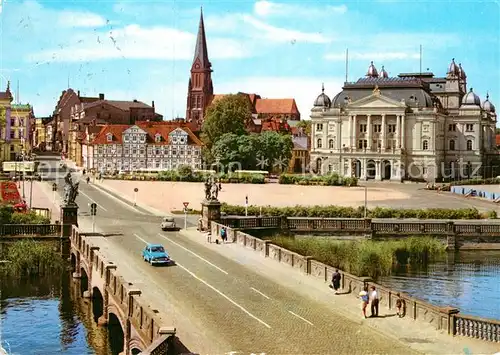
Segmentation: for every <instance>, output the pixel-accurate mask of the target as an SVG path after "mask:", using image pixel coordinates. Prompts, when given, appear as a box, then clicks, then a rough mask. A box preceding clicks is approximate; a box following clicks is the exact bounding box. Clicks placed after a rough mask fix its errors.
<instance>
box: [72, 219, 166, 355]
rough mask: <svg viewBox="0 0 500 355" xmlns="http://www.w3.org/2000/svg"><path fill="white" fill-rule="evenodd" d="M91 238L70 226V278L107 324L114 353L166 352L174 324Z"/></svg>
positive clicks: (96, 313)
mask: <svg viewBox="0 0 500 355" xmlns="http://www.w3.org/2000/svg"><path fill="white" fill-rule="evenodd" d="M90 239H91V237H89V236H88V234H84V233H80V232H79V230H78V228H77V227H75V226H73V227H72V229H71V235H70V236H69V240H70V245H69V256H70V260H71V266H72V269H73V278H74V279H75V280H77V281H78V280H79V283H80V292H81V293H82V295H83V297H84V298H88V299H90V300H91V301H92V310H93V315H94V319H95V320H96V321H97V323H98V324H99V325H101V326H107V327H108V328H109V337H110V339H111V347H112V351H113V353H119V354H123V355H129V354H133V355H136V354H151V355H160V354H161V355H163V354H167V348H168V346H169V343H170V342H171V341H173V340H174V339H175V336H174V335H175V328H173V327H171V326H168V325H167V324H166V322H165V321H164V320H163V319H162V318H161V317H160V315H159V314H158V311H157V310H155V309H153V308H151V307H150V306H149V305H148V304H147V302H146V301H145V300H144V299H143V298H141V290H139V289H137V288H136V287H134V285H133V284H132V283H130V282H127V281H126V280H125V279H124V278H123V277H122V276H121V275H120V273H119V271H118V269H117V266H116V265H115V264H114V263H113V262H112V261H110V260H107V259H106V257H105V256H104V255H103V253H101V252H100V250H99V247H97V246H93V245H92V243H91V241H90Z"/></svg>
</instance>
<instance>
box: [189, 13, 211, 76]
mask: <svg viewBox="0 0 500 355" xmlns="http://www.w3.org/2000/svg"><path fill="white" fill-rule="evenodd" d="M196 62H199V65H200V67H199V68H196V69H210V67H211V66H212V64H211V63H210V61H209V60H208V50H207V38H206V37H205V24H204V22H203V8H202V9H201V12H200V25H199V26H198V36H197V37H196V48H195V50H194V59H193V68H194V67H195V65H196Z"/></svg>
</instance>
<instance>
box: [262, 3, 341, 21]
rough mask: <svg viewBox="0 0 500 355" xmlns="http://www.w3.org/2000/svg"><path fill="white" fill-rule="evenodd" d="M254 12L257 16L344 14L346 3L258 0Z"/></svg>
mask: <svg viewBox="0 0 500 355" xmlns="http://www.w3.org/2000/svg"><path fill="white" fill-rule="evenodd" d="M253 10H254V13H255V14H256V15H257V16H262V17H266V16H273V15H275V16H290V15H296V16H301V17H303V16H325V15H331V14H344V13H346V12H347V6H346V5H338V6H335V5H328V6H325V7H314V6H303V5H297V4H285V3H279V2H272V1H267V0H259V1H256V2H255V4H254V8H253Z"/></svg>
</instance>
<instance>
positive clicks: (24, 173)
mask: <svg viewBox="0 0 500 355" xmlns="http://www.w3.org/2000/svg"><path fill="white" fill-rule="evenodd" d="M21 133H23V131H21ZM21 146H22V150H21V157H22V158H23V164H22V167H23V201H24V199H25V198H26V197H25V194H24V185H25V183H24V181H25V180H26V168H25V167H24V156H25V153H26V150H25V149H24V136H21Z"/></svg>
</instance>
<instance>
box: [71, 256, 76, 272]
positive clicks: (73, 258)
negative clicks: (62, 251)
mask: <svg viewBox="0 0 500 355" xmlns="http://www.w3.org/2000/svg"><path fill="white" fill-rule="evenodd" d="M76 260H77V259H76V254H75V253H74V252H71V256H70V264H71V272H75V271H76V266H77V262H76Z"/></svg>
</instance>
